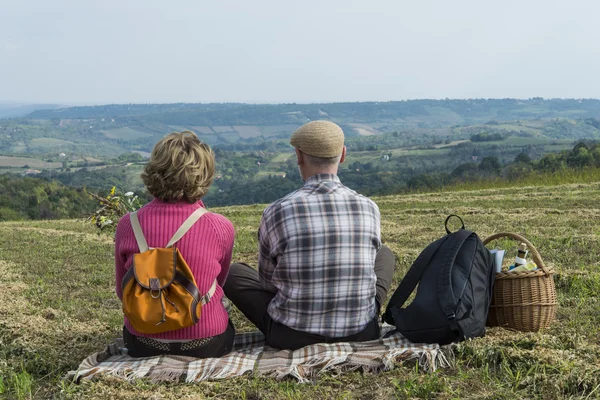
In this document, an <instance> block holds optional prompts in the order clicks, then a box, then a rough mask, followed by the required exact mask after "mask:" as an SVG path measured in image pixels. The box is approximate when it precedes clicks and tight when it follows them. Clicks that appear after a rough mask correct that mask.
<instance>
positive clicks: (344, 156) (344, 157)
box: [340, 146, 346, 164]
mask: <svg viewBox="0 0 600 400" xmlns="http://www.w3.org/2000/svg"><path fill="white" fill-rule="evenodd" d="M345 159H346V146H344V148H343V149H342V156H341V157H340V164H341V163H343V162H344V160H345Z"/></svg>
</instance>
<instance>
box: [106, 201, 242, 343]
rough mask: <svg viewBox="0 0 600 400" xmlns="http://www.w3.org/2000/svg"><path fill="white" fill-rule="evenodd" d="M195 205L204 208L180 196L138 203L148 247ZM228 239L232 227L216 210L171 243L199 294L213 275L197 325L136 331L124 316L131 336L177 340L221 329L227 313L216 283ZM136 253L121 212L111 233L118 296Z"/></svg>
mask: <svg viewBox="0 0 600 400" xmlns="http://www.w3.org/2000/svg"><path fill="white" fill-rule="evenodd" d="M199 207H204V205H203V204H202V202H201V201H198V202H196V203H191V204H190V203H188V202H185V201H179V202H176V203H166V202H162V201H160V200H157V199H155V200H153V201H152V202H150V203H149V204H147V205H146V206H144V207H142V208H141V209H140V210H139V211H138V218H139V220H140V225H141V226H142V230H143V232H144V236H145V237H146V241H147V242H148V246H150V247H164V246H165V245H166V244H167V242H168V241H169V240H170V239H171V237H172V236H173V234H174V233H175V231H177V229H178V228H179V227H180V226H181V224H183V222H184V221H185V220H186V218H187V217H189V216H190V215H191V214H192V213H193V212H194V211H195V210H196V209H198V208H199ZM233 239H234V229H233V225H232V224H231V222H230V221H229V220H227V219H226V218H225V217H223V216H222V215H219V214H214V213H206V214H204V215H203V216H202V218H200V220H199V221H198V222H196V223H195V224H194V226H192V228H191V229H190V230H189V231H188V232H187V233H186V234H185V235H184V236H183V238H182V239H181V240H179V242H177V243H176V244H175V247H177V248H178V249H179V251H180V252H181V255H182V256H183V258H184V259H185V260H186V262H187V263H188V265H189V267H190V269H191V270H192V273H193V274H194V278H195V279H196V284H197V285H198V289H200V292H201V294H205V293H207V292H208V290H209V289H210V287H211V285H212V284H213V282H214V281H215V279H216V280H217V284H218V285H217V289H216V292H215V294H214V296H213V297H212V299H211V301H210V302H209V303H208V304H206V305H205V306H203V307H202V315H201V317H200V321H199V322H198V323H197V324H195V325H193V326H191V327H188V328H183V329H179V330H176V331H170V332H165V333H162V334H156V335H145V334H141V333H139V332H136V331H135V329H133V327H132V326H131V324H130V323H129V321H128V320H127V318H125V326H126V327H127V329H128V330H129V331H130V332H131V333H132V334H134V335H136V336H146V337H152V338H160V339H169V340H179V341H185V340H193V339H202V338H206V337H212V336H215V335H218V334H221V333H223V332H224V331H225V329H226V328H227V324H228V320H229V317H228V314H227V311H226V310H225V308H224V307H223V305H222V302H221V299H222V297H223V290H222V288H221V287H222V285H223V284H224V282H225V279H226V278H227V273H228V271H229V264H230V262H231V251H232V248H233ZM138 252H139V248H138V245H137V242H136V240H135V236H134V234H133V229H132V228H131V222H130V219H129V215H126V216H124V217H123V218H122V219H121V221H119V225H118V227H117V233H116V237H115V267H116V270H115V276H116V289H117V295H118V296H119V298H121V296H122V295H121V280H122V279H123V276H124V275H125V273H126V272H127V270H128V269H129V268H130V267H131V263H132V260H133V254H135V253H138Z"/></svg>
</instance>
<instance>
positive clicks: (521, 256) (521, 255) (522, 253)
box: [515, 243, 528, 268]
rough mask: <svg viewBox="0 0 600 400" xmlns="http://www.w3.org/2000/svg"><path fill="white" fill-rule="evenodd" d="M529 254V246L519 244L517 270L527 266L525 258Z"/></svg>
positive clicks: (516, 261) (516, 260) (516, 259)
mask: <svg viewBox="0 0 600 400" xmlns="http://www.w3.org/2000/svg"><path fill="white" fill-rule="evenodd" d="M527 253H528V252H527V245H526V244H525V243H519V248H518V250H517V256H516V257H515V268H518V267H520V266H521V265H525V264H527V260H526V259H525V257H527Z"/></svg>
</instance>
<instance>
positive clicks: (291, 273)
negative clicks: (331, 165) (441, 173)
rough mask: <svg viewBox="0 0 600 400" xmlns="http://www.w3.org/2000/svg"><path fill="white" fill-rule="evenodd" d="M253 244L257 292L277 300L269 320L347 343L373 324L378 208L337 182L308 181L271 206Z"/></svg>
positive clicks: (328, 177)
mask: <svg viewBox="0 0 600 400" xmlns="http://www.w3.org/2000/svg"><path fill="white" fill-rule="evenodd" d="M258 240H259V243H260V249H259V256H258V264H259V267H258V272H259V277H260V281H261V284H262V285H263V287H265V288H266V289H269V290H271V291H274V292H277V294H276V295H275V297H274V298H273V300H272V301H271V303H270V304H269V307H268V313H269V315H270V316H271V318H273V320H275V321H277V322H279V323H282V324H284V325H286V326H288V327H290V328H292V329H295V330H298V331H302V332H308V333H313V334H317V335H322V336H326V337H344V336H349V335H353V334H355V333H358V332H360V331H362V330H363V329H364V328H365V327H366V326H367V324H368V323H369V322H370V321H371V320H372V319H373V318H374V317H375V312H376V311H375V283H376V281H377V277H376V276H375V270H374V266H375V256H376V254H377V251H378V250H379V248H380V247H381V235H380V225H379V208H378V207H377V205H376V204H375V203H374V202H373V201H371V200H369V199H368V198H366V197H364V196H361V195H359V194H357V193H356V192H355V191H353V190H350V189H348V188H347V187H346V186H344V185H342V184H341V183H340V180H339V178H338V177H337V176H336V175H327V174H322V175H315V176H312V177H310V178H309V179H308V180H307V181H306V183H305V185H304V186H303V187H302V188H301V189H299V190H296V191H295V192H293V193H290V194H289V195H287V196H285V197H284V198H282V199H279V200H277V201H276V202H274V203H273V204H271V205H270V206H268V207H267V208H266V209H265V211H264V213H263V217H262V220H261V223H260V227H259V230H258Z"/></svg>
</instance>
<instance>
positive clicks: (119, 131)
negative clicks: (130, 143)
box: [102, 127, 152, 140]
mask: <svg viewBox="0 0 600 400" xmlns="http://www.w3.org/2000/svg"><path fill="white" fill-rule="evenodd" d="M102 133H103V134H104V136H106V137H107V138H109V139H120V140H135V139H143V138H147V137H150V136H152V135H151V134H149V133H147V132H142V131H138V130H135V129H131V128H129V127H125V128H116V129H107V130H104V131H102Z"/></svg>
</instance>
